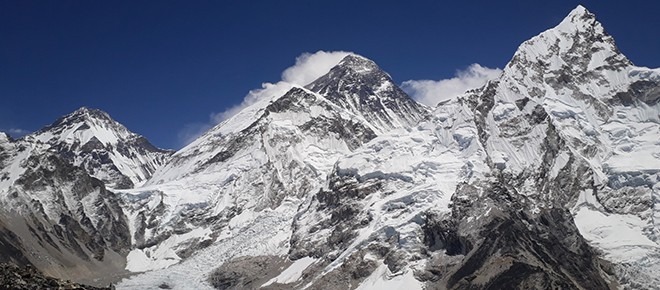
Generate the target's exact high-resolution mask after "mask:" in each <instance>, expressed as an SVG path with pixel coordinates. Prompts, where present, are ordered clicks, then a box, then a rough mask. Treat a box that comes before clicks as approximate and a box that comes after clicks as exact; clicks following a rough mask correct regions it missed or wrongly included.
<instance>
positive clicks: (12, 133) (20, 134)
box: [7, 128, 31, 138]
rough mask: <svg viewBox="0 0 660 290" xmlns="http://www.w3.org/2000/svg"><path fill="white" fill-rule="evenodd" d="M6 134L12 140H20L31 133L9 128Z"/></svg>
mask: <svg viewBox="0 0 660 290" xmlns="http://www.w3.org/2000/svg"><path fill="white" fill-rule="evenodd" d="M7 133H9V135H10V136H12V137H13V138H20V137H23V136H25V135H27V134H30V133H31V132H30V131H28V130H24V129H19V128H10V129H9V130H7Z"/></svg>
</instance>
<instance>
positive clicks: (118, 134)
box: [26, 107, 139, 144]
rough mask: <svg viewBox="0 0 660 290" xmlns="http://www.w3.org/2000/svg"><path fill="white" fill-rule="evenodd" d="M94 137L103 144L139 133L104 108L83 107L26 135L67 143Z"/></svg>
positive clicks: (132, 136)
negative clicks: (128, 127) (115, 118)
mask: <svg viewBox="0 0 660 290" xmlns="http://www.w3.org/2000/svg"><path fill="white" fill-rule="evenodd" d="M84 132H87V133H84ZM93 137H96V139H98V140H100V141H101V142H102V143H103V144H115V143H117V142H119V140H126V139H129V138H130V139H134V138H137V137H139V135H137V134H135V133H133V132H131V131H129V130H128V129H127V128H126V127H124V125H122V124H121V123H119V122H117V121H115V120H114V119H113V118H112V117H110V115H109V114H108V113H106V112H104V111H102V110H99V109H94V108H88V107H81V108H79V109H77V110H75V111H73V112H72V113H69V114H67V115H65V116H63V117H60V118H59V119H57V120H56V121H55V122H53V123H52V124H50V125H48V126H46V127H44V128H43V129H41V130H39V131H37V132H35V133H32V134H30V135H28V136H26V138H27V139H32V138H36V139H38V140H41V141H42V142H48V141H49V140H53V139H57V140H60V141H63V142H67V143H70V142H75V141H78V142H80V143H81V144H84V143H86V142H88V141H89V140H91V139H92V138H93Z"/></svg>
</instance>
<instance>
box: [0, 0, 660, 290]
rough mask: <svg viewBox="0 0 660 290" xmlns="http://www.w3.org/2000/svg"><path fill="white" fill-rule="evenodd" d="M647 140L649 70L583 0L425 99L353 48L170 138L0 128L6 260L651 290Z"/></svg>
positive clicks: (242, 276) (470, 285)
mask: <svg viewBox="0 0 660 290" xmlns="http://www.w3.org/2000/svg"><path fill="white" fill-rule="evenodd" d="M659 136H660V70H658V69H648V68H644V67H638V66H635V65H634V64H632V62H631V61H630V60H628V59H627V58H626V57H625V56H624V55H623V54H622V53H621V52H620V51H619V50H618V49H617V47H616V44H615V42H614V40H613V38H612V37H611V36H610V35H608V34H607V33H606V32H605V30H604V28H603V26H602V25H601V23H599V22H598V21H597V19H596V17H595V16H594V15H593V14H592V13H591V12H589V11H588V10H587V9H585V8H584V7H582V6H578V7H577V8H575V9H574V10H573V11H571V12H570V13H569V15H568V16H567V17H566V18H565V19H564V20H563V21H561V23H559V24H558V25H557V26H556V27H554V28H551V29H549V30H547V31H544V32H542V33H541V34H539V35H537V36H535V37H533V38H531V39H530V40H528V41H526V42H524V43H522V44H521V45H520V46H519V48H518V49H517V51H516V52H515V53H514V55H513V57H512V59H511V60H510V62H509V63H508V64H507V65H506V67H505V68H504V70H503V72H502V74H501V75H500V76H499V77H498V78H496V79H494V80H491V81H489V82H488V83H487V84H486V85H484V86H483V87H481V88H477V89H474V90H470V91H468V92H465V93H464V94H462V95H459V96H457V97H455V98H453V99H450V100H447V101H444V102H442V103H440V104H438V106H436V107H435V108H428V107H426V106H423V105H420V104H418V103H416V102H415V101H414V100H412V99H411V98H410V97H409V96H407V95H406V94H405V92H403V91H402V90H401V89H400V88H399V87H398V86H397V85H396V84H395V82H394V81H393V80H392V79H391V77H390V76H389V75H388V74H387V73H386V72H384V71H383V70H382V69H381V68H380V67H378V65H376V64H375V63H374V62H373V61H371V60H369V59H367V58H365V57H362V56H359V55H355V54H351V55H348V56H346V57H345V58H344V59H342V60H341V61H340V62H339V63H337V64H336V65H335V66H334V67H332V68H331V69H330V70H329V71H328V72H327V73H326V74H325V75H323V76H321V77H319V78H318V79H316V80H314V81H313V82H311V83H310V84H307V85H306V86H302V87H301V86H294V87H293V88H291V89H290V90H289V91H287V92H286V93H284V94H281V95H272V96H269V97H268V98H263V99H260V100H258V101H257V102H255V103H254V104H252V105H251V106H249V107H247V108H245V109H244V110H242V111H241V112H239V113H238V114H236V115H234V116H233V117H231V118H229V119H228V120H226V121H224V122H223V123H221V124H218V125H217V126H215V127H213V128H211V129H210V130H209V131H208V132H206V133H205V134H203V135H202V136H200V137H199V138H198V139H196V140H195V141H193V142H192V143H191V144H189V145H188V146H186V147H184V148H182V149H181V150H179V151H177V152H174V153H171V152H167V151H164V150H160V149H156V148H154V147H153V146H151V145H150V144H149V143H148V142H147V141H146V140H145V139H144V138H142V137H140V136H138V135H136V134H133V133H130V132H129V131H128V130H127V129H126V128H125V127H123V126H122V125H120V124H119V123H117V122H115V121H113V120H112V119H111V118H110V117H109V116H108V115H107V114H105V113H103V112H101V111H98V110H91V109H85V108H82V109H80V110H78V111H76V112H74V113H72V114H70V115H67V116H65V117H63V118H62V119H60V120H58V121H57V122H55V123H54V124H53V125H51V126H49V127H47V128H45V129H43V130H41V131H39V132H37V133H35V134H32V135H29V136H26V137H25V138H22V139H19V140H12V139H11V138H9V137H8V136H6V135H3V134H0V203H2V208H3V210H1V211H0V232H1V233H2V234H0V243H1V244H2V245H3V249H5V250H4V251H2V252H1V253H0V254H1V255H0V258H1V259H2V261H12V262H14V263H16V264H20V265H23V264H32V265H35V266H36V267H37V268H39V269H40V270H42V271H45V272H46V273H47V274H49V275H54V276H60V277H62V276H66V277H72V278H75V279H83V278H87V279H96V278H101V277H102V276H105V277H102V278H105V280H103V283H105V284H107V282H117V281H119V277H122V276H123V275H126V276H128V275H129V274H130V277H127V278H126V279H123V280H121V281H120V282H119V284H118V285H117V287H118V288H119V289H167V288H174V289H193V288H194V289H210V288H216V289H256V288H263V289H503V288H506V289H658V288H657V285H660V278H658V277H660V275H659V274H660V266H658V265H660V242H659V237H660V230H659V229H660V226H659V225H658V220H660V211H658V208H659V204H658V201H659V200H660V198H658V197H659V196H658V194H659V192H660V182H659V181H660V155H658V152H660V143H658V140H659ZM120 148H122V149H120ZM129 181H130V183H129ZM34 249H36V251H35V250H34ZM44 257H45V258H44ZM123 269H125V270H126V272H123V271H122V270H123ZM85 282H86V281H85ZM98 282H99V281H98V280H97V281H96V284H98V285H101V284H99V283H98Z"/></svg>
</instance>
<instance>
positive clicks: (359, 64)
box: [336, 54, 384, 74]
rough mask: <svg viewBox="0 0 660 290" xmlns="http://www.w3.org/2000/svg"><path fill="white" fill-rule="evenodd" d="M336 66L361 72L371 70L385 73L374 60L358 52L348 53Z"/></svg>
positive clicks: (364, 72) (365, 72)
mask: <svg viewBox="0 0 660 290" xmlns="http://www.w3.org/2000/svg"><path fill="white" fill-rule="evenodd" d="M336 68H337V69H343V70H352V71H354V72H356V73H360V74H367V73H370V72H376V73H384V72H383V71H382V70H381V69H380V67H378V65H377V64H376V63H375V62H374V61H372V60H370V59H368V58H366V57H363V56H361V55H357V54H349V55H347V56H346V57H344V58H343V59H342V60H341V61H340V62H339V64H337V66H336Z"/></svg>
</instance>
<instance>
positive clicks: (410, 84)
mask: <svg viewBox="0 0 660 290" xmlns="http://www.w3.org/2000/svg"><path fill="white" fill-rule="evenodd" d="M501 73H502V70H501V69H499V68H487V67H484V66H481V65H479V64H477V63H475V64H471V65H470V66H469V67H468V68H467V69H465V70H459V71H457V72H456V76H455V77H453V78H450V79H444V80H439V81H433V80H409V81H405V82H403V83H402V84H401V88H402V89H403V90H404V91H405V92H406V93H408V94H409V95H410V96H411V97H412V98H413V99H415V100H416V101H418V102H420V103H422V104H425V105H429V106H433V107H435V106H436V105H437V104H438V103H439V102H442V101H444V100H447V99H450V98H452V97H455V96H457V95H459V94H462V93H464V92H465V91H467V90H469V89H474V88H478V87H481V86H483V85H484V84H486V82H487V81H489V80H492V79H495V78H497V77H498V76H499V75H500V74H501Z"/></svg>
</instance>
